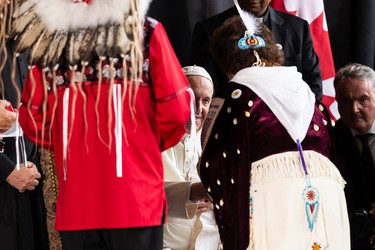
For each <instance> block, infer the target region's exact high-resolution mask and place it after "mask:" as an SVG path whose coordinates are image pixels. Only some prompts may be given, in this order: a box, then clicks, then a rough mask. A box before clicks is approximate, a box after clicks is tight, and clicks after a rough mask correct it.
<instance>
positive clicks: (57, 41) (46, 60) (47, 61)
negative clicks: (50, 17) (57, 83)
mask: <svg viewBox="0 0 375 250" xmlns="http://www.w3.org/2000/svg"><path fill="white" fill-rule="evenodd" d="M67 40H68V34H67V33H66V32H63V31H62V32H56V33H55V36H54V38H53V39H52V41H51V43H50V44H49V45H48V48H47V53H46V54H45V56H44V57H43V60H42V62H41V64H42V65H45V66H44V67H48V68H54V67H55V66H56V64H57V62H58V60H59V58H60V56H61V54H62V51H63V49H64V47H65V44H66V41H67Z"/></svg>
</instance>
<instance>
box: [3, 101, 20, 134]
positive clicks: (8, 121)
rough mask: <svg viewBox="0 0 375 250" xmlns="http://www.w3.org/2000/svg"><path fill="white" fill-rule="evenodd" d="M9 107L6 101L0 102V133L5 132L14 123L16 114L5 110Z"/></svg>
mask: <svg viewBox="0 0 375 250" xmlns="http://www.w3.org/2000/svg"><path fill="white" fill-rule="evenodd" d="M10 105H11V104H10V103H9V102H8V101H5V100H0V133H4V132H5V131H7V130H8V129H9V128H10V127H11V126H12V125H13V123H14V122H15V121H16V112H12V111H9V110H7V108H8V107H9V106H10Z"/></svg>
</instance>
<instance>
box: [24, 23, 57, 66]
mask: <svg viewBox="0 0 375 250" xmlns="http://www.w3.org/2000/svg"><path fill="white" fill-rule="evenodd" d="M54 35H55V34H53V33H50V32H48V31H46V30H44V31H43V33H42V34H41V36H40V37H39V38H38V40H37V41H36V42H35V43H34V44H33V45H32V46H31V49H30V52H29V54H28V63H29V65H35V64H37V63H41V61H42V58H43V57H44V56H45V55H46V54H47V53H48V51H47V49H48V45H49V44H50V43H51V42H52V40H53V37H54ZM41 66H42V68H45V66H46V65H43V64H42V65H41Z"/></svg>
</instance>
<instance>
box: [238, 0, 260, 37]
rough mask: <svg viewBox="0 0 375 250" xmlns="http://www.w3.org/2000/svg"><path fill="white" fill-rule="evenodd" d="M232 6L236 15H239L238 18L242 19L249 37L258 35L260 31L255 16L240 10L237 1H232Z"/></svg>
mask: <svg viewBox="0 0 375 250" xmlns="http://www.w3.org/2000/svg"><path fill="white" fill-rule="evenodd" d="M233 2H234V5H235V6H236V8H237V10H238V13H239V14H240V17H241V19H242V22H243V23H244V25H245V27H246V29H247V32H248V34H249V35H254V34H258V33H259V31H260V24H259V22H258V21H257V20H256V18H255V16H254V15H252V14H250V13H249V12H247V11H245V10H243V9H241V7H240V5H239V4H238V1H237V0H233Z"/></svg>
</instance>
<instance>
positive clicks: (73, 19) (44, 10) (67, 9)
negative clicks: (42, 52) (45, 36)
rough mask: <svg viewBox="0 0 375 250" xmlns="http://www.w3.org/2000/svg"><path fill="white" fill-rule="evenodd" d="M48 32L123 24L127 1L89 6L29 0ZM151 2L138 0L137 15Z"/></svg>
mask: <svg viewBox="0 0 375 250" xmlns="http://www.w3.org/2000/svg"><path fill="white" fill-rule="evenodd" d="M31 1H33V2H34V3H35V4H36V12H37V14H38V15H39V16H40V17H41V19H42V21H43V23H44V24H45V25H46V28H47V30H48V31H50V32H53V31H56V30H60V31H61V30H64V31H69V30H74V29H77V28H92V27H97V26H98V25H104V24H106V23H123V22H124V17H125V16H126V15H127V13H128V12H129V8H130V7H129V6H130V5H129V3H130V1H129V0H93V1H92V3H91V4H89V5H88V4H86V3H84V2H82V3H74V2H73V1H72V0H31ZM150 2H151V0H140V4H139V10H140V11H139V14H140V16H142V17H143V16H144V15H145V14H146V12H147V10H148V6H149V4H150Z"/></svg>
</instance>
